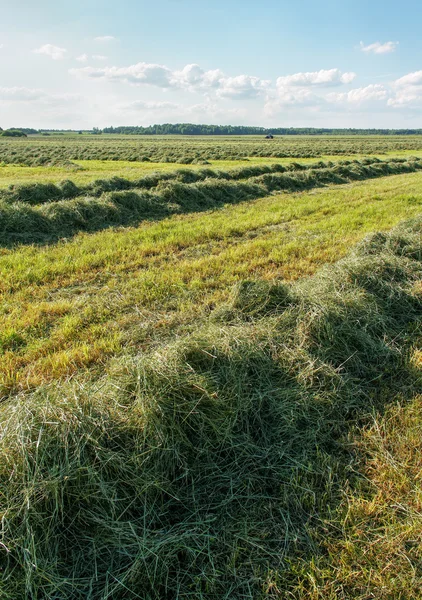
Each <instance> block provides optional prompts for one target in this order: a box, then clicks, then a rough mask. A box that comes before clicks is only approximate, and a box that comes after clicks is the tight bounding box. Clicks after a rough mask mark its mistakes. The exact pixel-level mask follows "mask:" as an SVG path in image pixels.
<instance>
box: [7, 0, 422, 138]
mask: <svg viewBox="0 0 422 600" xmlns="http://www.w3.org/2000/svg"><path fill="white" fill-rule="evenodd" d="M421 23H422V2H420V0H418V1H416V0H408V1H407V2H406V3H400V2H397V0H394V1H391V0H372V2H368V1H367V0H365V1H363V0H353V1H349V0H342V1H341V2H340V1H338V0H337V1H334V0H318V1H311V0H295V1H294V2H293V1H291V0H289V1H287V0H212V2H206V1H205V0H155V1H151V0H148V1H145V0H120V1H119V2H117V1H116V0H113V1H111V0H72V2H71V3H68V2H57V0H55V1H53V0H37V2H34V1H33V0H13V1H11V0H0V127H2V128H3V129H5V128H8V127H35V128H46V129H47V128H57V129H59V128H63V129H92V128H93V127H100V128H103V127H107V126H110V125H113V126H118V125H150V124H153V123H178V122H190V123H212V124H232V125H257V126H264V127H269V128H271V127H382V128H421V127H422V36H421V34H420V27H421Z"/></svg>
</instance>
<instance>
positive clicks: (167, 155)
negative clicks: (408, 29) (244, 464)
mask: <svg viewBox="0 0 422 600" xmlns="http://www.w3.org/2000/svg"><path fill="white" fill-rule="evenodd" d="M401 150H411V151H415V152H416V151H420V150H422V138H421V137H420V136H404V137H397V138H394V139H392V138H391V136H385V137H382V136H381V137H378V136H374V137H371V136H364V137H359V136H351V137H346V136H341V137H334V136H322V137H315V136H313V137H305V136H303V137H302V136H296V137H292V136H287V137H276V139H274V140H263V139H261V138H259V137H256V136H243V137H237V138H233V137H228V138H222V137H220V136H219V137H217V138H204V137H193V136H190V137H189V138H188V139H187V138H174V137H173V138H166V137H161V136H153V137H151V138H145V137H144V136H142V137H141V138H133V137H132V136H129V137H126V138H116V137H113V136H111V137H109V136H102V137H101V138H98V137H92V138H91V137H89V136H83V137H78V136H73V137H68V138H63V139H57V137H53V136H52V137H51V138H48V139H46V138H43V139H40V138H32V139H25V140H18V139H16V140H12V139H8V140H6V138H4V139H3V140H2V141H0V165H1V163H4V164H16V165H17V164H19V165H26V166H50V165H54V164H61V163H62V162H63V161H74V160H109V161H113V160H114V161H117V160H125V161H136V162H158V163H181V164H207V161H210V160H242V159H244V160H245V159H247V158H248V157H268V158H291V159H294V158H318V157H321V156H324V155H337V156H345V155H355V154H362V155H365V154H382V153H386V152H394V151H395V152H397V151H401Z"/></svg>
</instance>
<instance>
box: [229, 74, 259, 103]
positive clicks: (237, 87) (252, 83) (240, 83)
mask: <svg viewBox="0 0 422 600" xmlns="http://www.w3.org/2000/svg"><path fill="white" fill-rule="evenodd" d="M269 85H270V82H269V81H266V80H263V79H259V77H251V76H250V75H238V76H237V77H224V78H222V79H221V80H220V81H219V88H218V91H217V96H219V97H221V98H239V99H244V100H246V99H249V98H256V97H257V96H260V95H261V94H262V93H263V92H265V90H266V89H267V88H268V87H269Z"/></svg>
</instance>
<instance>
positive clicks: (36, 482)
mask: <svg viewBox="0 0 422 600" xmlns="http://www.w3.org/2000/svg"><path fill="white" fill-rule="evenodd" d="M421 231H422V220H421V219H418V220H415V221H414V222H412V223H408V224H407V225H406V226H405V227H402V228H398V229H396V230H395V231H393V232H392V233H390V234H375V235H373V236H371V237H370V238H369V239H366V240H365V241H364V242H363V243H361V244H360V245H359V246H358V247H357V249H356V250H355V251H354V252H353V253H352V254H351V255H350V256H349V257H348V258H347V259H346V260H343V261H342V262H340V263H338V264H337V265H335V266H331V267H327V268H325V269H323V270H322V271H321V272H320V273H319V274H318V275H316V276H315V277H313V278H310V279H305V280H303V281H301V282H298V283H296V284H294V285H291V286H287V285H283V284H279V283H273V284H270V283H266V282H259V281H258V282H256V281H255V282H248V281H245V282H243V283H242V284H240V285H238V286H237V288H236V290H235V291H234V293H233V297H232V300H231V301H230V302H229V303H228V304H227V305H226V306H223V307H220V308H219V309H217V310H216V311H214V315H213V317H212V319H211V320H210V321H209V322H208V323H207V324H204V325H203V326H202V328H201V330H200V331H198V332H197V333H195V334H193V335H191V336H185V337H181V338H180V339H179V340H178V341H176V342H175V343H173V344H170V345H168V346H163V347H161V348H158V349H157V350H156V351H155V352H150V353H147V354H146V353H144V354H142V355H139V356H136V357H130V358H129V357H121V358H120V359H119V360H116V361H115V362H114V363H113V364H112V365H111V366H110V368H109V371H108V373H107V374H105V375H104V377H103V378H101V379H100V380H97V381H96V382H91V383H87V381H86V380H85V381H84V380H83V379H82V378H81V379H79V380H78V381H74V382H73V383H72V382H70V383H68V384H67V385H60V386H57V387H47V388H41V389H39V390H38V391H37V392H36V393H34V394H32V395H30V396H22V397H14V398H11V399H9V400H8V401H5V402H4V403H3V404H2V405H1V406H0V423H1V427H0V457H1V460H0V511H1V514H2V530H1V531H2V533H1V545H0V561H1V573H2V577H1V579H0V593H1V596H2V598H4V599H5V600H12V599H13V600H14V599H15V598H23V597H28V598H32V599H34V600H41V599H44V598H60V599H61V600H70V599H72V600H76V599H81V600H82V599H84V600H85V599H87V598H88V599H91V600H100V599H101V600H105V599H106V598H114V599H120V598H122V599H123V598H128V597H141V598H143V599H145V600H155V599H156V600H162V599H163V598H168V599H173V598H180V599H187V598H195V599H198V600H200V599H203V600H205V599H207V600H211V599H212V600H214V599H215V600H217V599H221V598H233V599H239V600H240V599H241V598H254V599H257V600H260V599H264V598H265V599H269V598H283V597H288V596H287V594H289V593H290V592H291V594H292V595H293V594H294V593H295V590H297V589H299V587H300V586H299V584H300V581H299V580H300V578H301V577H302V572H300V573H299V572H298V569H297V567H296V566H295V565H296V564H301V565H302V564H303V563H304V562H305V561H306V560H309V561H311V559H313V558H315V557H316V556H317V555H318V553H319V549H318V548H319V543H320V541H321V539H322V538H324V537H326V528H327V522H328V519H330V518H332V517H333V515H334V514H335V512H336V510H337V508H338V507H339V505H340V503H341V501H342V498H343V494H344V489H345V485H346V481H347V480H348V479H349V480H350V464H351V463H353V461H354V457H353V454H352V452H351V449H350V444H349V442H348V440H347V434H348V432H349V430H350V429H351V427H356V426H357V425H358V424H361V423H362V422H365V421H366V417H367V415H368V414H369V413H370V412H371V411H373V410H375V409H378V410H383V407H384V404H385V403H386V402H388V401H389V400H391V398H392V397H393V396H394V394H395V393H396V392H397V391H403V390H406V391H407V392H408V393H412V392H413V391H416V390H417V389H419V388H418V383H417V381H416V382H415V374H414V369H413V368H412V367H411V365H410V349H411V346H412V344H413V343H414V341H415V339H416V338H417V336H420V334H421V318H422V296H421V288H420V286H419V287H418V283H420V281H421V279H422V244H421ZM351 483H352V484H353V480H352V481H351ZM399 550H400V549H399ZM298 561H299V562H298ZM407 561H408V562H410V564H411V565H412V568H414V569H415V570H416V569H417V568H418V564H417V554H416V553H412V552H408V553H407ZM379 569H380V576H381V577H382V570H383V568H382V566H379ZM396 580H397V577H396ZM314 583H315V582H314ZM315 585H316V584H315ZM412 585H413V586H414V587H413V591H414V592H415V591H416V590H417V587H416V586H417V581H414V582H413V583H412V581H411V580H409V581H408V589H409V597H412V596H411V593H412V589H411V586H412ZM352 586H353V582H352V583H350V582H349V583H348V587H346V588H345V589H344V590H343V591H344V593H343V592H342V593H343V596H340V597H344V598H346V597H353V598H358V597H359V598H364V597H368V596H362V595H360V596H358V594H357V593H356V594H353V589H352ZM302 589H303V588H302ZM339 590H340V592H341V589H340V588H339V587H338V588H337V591H339ZM348 593H349V596H347V594H348ZM297 597H300V596H297ZM333 597H334V596H333ZM385 597H387V596H385ZM391 597H393V596H391ZM403 597H405V596H403ZM414 597H417V596H414Z"/></svg>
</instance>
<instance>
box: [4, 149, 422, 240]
mask: <svg viewBox="0 0 422 600" xmlns="http://www.w3.org/2000/svg"><path fill="white" fill-rule="evenodd" d="M346 163H347V164H346ZM420 169H422V161H420V160H418V159H415V160H401V159H390V160H387V161H380V160H377V159H365V160H363V161H361V162H359V161H352V162H349V161H344V164H337V165H331V166H329V167H327V166H326V165H325V163H321V164H319V165H313V168H309V169H308V168H305V167H303V168H302V166H301V165H293V167H292V168H291V169H290V170H289V169H286V168H285V167H283V166H281V165H273V166H272V167H268V166H264V167H250V168H247V169H241V170H238V171H227V172H213V171H209V170H205V171H199V172H193V171H183V170H182V171H176V172H175V173H163V174H158V175H157V174H156V175H152V176H147V177H143V178H142V179H141V180H138V181H137V182H136V181H135V182H131V181H128V180H125V179H119V178H113V179H110V180H101V181H97V182H94V183H93V184H92V187H91V188H90V189H91V191H92V192H93V195H92V196H79V195H78V191H77V190H78V189H79V188H77V186H76V185H75V184H73V183H72V182H70V181H65V182H63V183H62V184H60V185H59V186H56V185H55V184H32V185H27V186H21V187H17V188H16V190H14V191H13V190H12V191H9V192H7V193H6V196H5V197H4V198H3V200H1V199H0V244H2V245H9V244H16V243H34V242H45V241H49V240H57V239H60V238H63V237H68V236H71V235H74V234H75V233H77V232H78V231H96V230H99V229H103V228H106V227H111V226H117V225H131V224H136V223H139V222H140V221H142V220H145V219H157V218H163V217H167V216H171V215H172V214H177V213H187V212H194V211H201V210H208V209H212V208H217V207H219V206H222V205H224V204H229V203H238V202H242V201H245V200H251V199H257V198H262V197H265V196H267V195H268V194H269V193H271V192H280V191H289V192H291V191H300V190H305V189H310V188H314V187H320V186H324V185H329V184H344V183H349V182H351V181H358V180H364V179H369V178H374V177H382V176H386V175H395V174H401V173H413V172H416V171H418V170H420ZM258 172H260V173H261V174H260V175H257V174H256V173H258ZM251 175H252V176H251ZM132 186H135V187H134V189H129V190H128V189H126V188H127V187H129V188H130V187H132ZM88 187H90V186H88ZM59 192H60V194H62V196H61V197H62V199H61V200H57V201H52V200H53V199H55V198H57V197H56V194H58V193H59ZM7 194H9V196H7ZM75 194H76V195H75ZM16 198H20V200H19V201H16V202H15V201H14V200H16ZM63 198H65V199H63ZM46 201H48V202H46ZM33 204H35V205H34V206H32V205H33Z"/></svg>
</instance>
